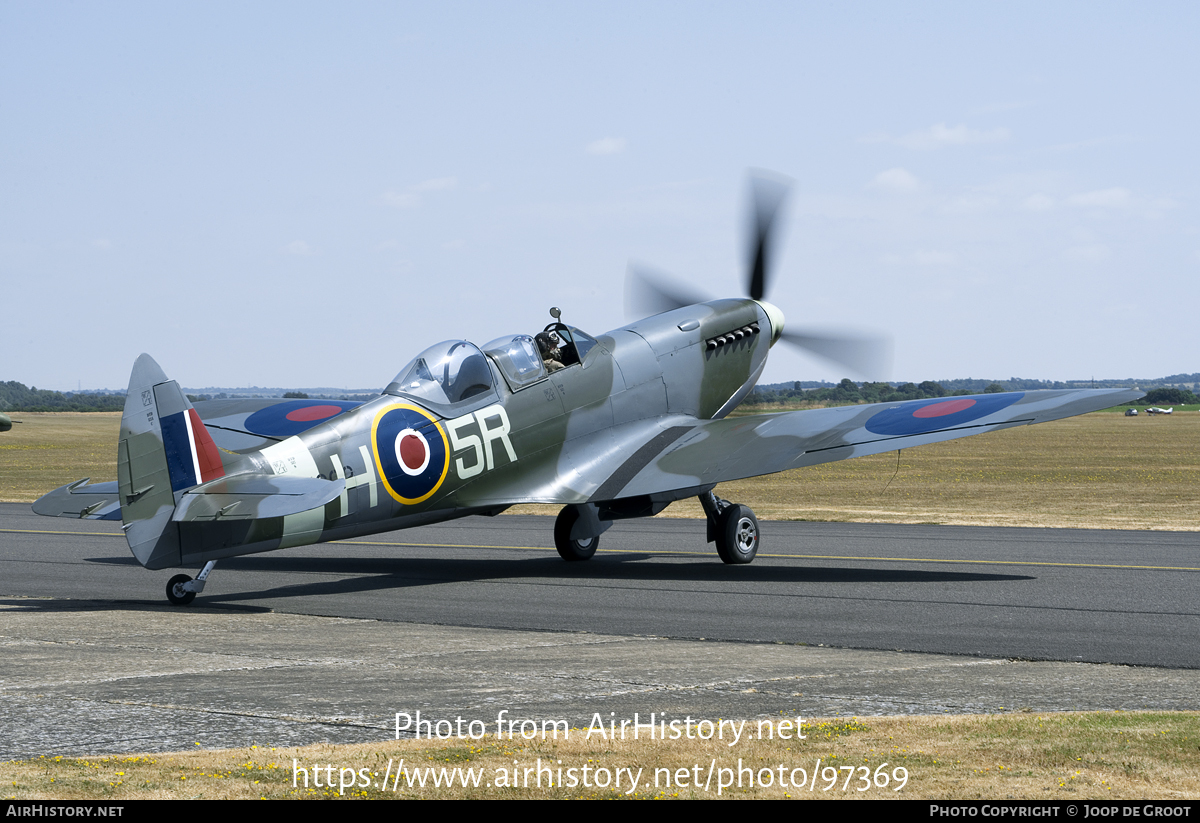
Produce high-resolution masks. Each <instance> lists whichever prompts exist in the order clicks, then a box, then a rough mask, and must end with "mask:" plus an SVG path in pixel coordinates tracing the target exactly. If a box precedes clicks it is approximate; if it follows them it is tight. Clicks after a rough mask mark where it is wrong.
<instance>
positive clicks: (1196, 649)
mask: <svg viewBox="0 0 1200 823" xmlns="http://www.w3.org/2000/svg"><path fill="white" fill-rule="evenodd" d="M552 524H553V521H552V519H551V518H542V517H532V516H500V517H496V518H470V519H466V520H461V521H457V522H453V523H449V524H444V525H441V526H428V527H424V528H421V529H416V530H411V531H406V532H395V533H391V534H385V535H379V536H376V537H375V538H370V539H364V540H358V541H351V542H345V543H337V544H325V545H320V546H310V547H303V548H296V549H288V550H285V551H282V552H274V553H268V554H264V555H258V556H252V557H244V558H236V559H233V560H229V561H223V562H221V563H218V564H217V567H216V570H215V571H214V573H213V574H212V576H211V577H210V578H209V581H208V588H207V589H206V591H205V592H204V593H203V594H201V595H199V596H198V597H197V599H196V601H195V602H194V603H193V604H192V605H191V606H188V607H184V608H178V607H171V606H168V605H166V600H165V597H164V594H163V591H164V587H165V584H166V580H167V579H168V578H169V577H170V576H171V575H172V574H174V573H176V572H174V571H163V572H149V571H146V570H144V569H142V568H140V567H139V566H138V565H137V564H136V562H135V561H134V560H133V558H132V557H131V556H130V554H129V551H128V549H127V547H126V545H125V541H124V539H123V537H122V535H121V533H120V528H119V524H115V523H102V522H99V521H75V520H68V519H61V518H59V519H50V518H41V517H37V516H35V515H33V514H32V513H31V512H30V510H29V508H28V506H26V505H20V504H0V545H2V546H3V551H2V552H0V642H3V644H4V647H5V648H4V651H3V662H0V723H2V724H3V727H4V728H5V730H6V735H5V742H4V744H3V745H0V758H4V757H18V756H28V755H33V754H48V753H100V752H117V751H134V750H169V749H176V748H183V747H187V746H193V745H195V744H196V743H201V744H202V745H205V746H231V745H242V744H244V743H246V742H247V741H250V740H257V741H258V742H260V743H263V742H267V741H272V744H273V745H274V744H281V745H282V744H299V743H305V742H317V741H319V740H331V741H351V740H370V739H379V738H380V737H386V736H390V734H391V733H392V731H393V728H392V727H393V725H394V721H393V716H394V713H395V712H406V711H412V710H417V709H419V710H422V711H423V712H425V715H424V716H426V717H431V716H434V717H451V718H452V717H454V716H455V715H456V714H457V715H459V716H462V717H464V718H465V719H470V718H479V719H487V718H491V717H493V716H494V715H495V714H496V712H498V711H499V710H500V709H502V708H503V709H507V710H509V711H510V712H512V713H516V714H510V716H517V714H519V713H521V712H525V713H526V714H527V715H528V716H534V717H554V718H564V719H570V720H571V721H572V722H582V723H584V724H586V723H587V722H588V719H589V718H590V717H591V715H592V713H593V712H594V711H603V712H604V713H605V714H606V715H607V713H608V712H609V711H612V712H617V713H625V714H627V715H628V716H630V717H631V716H632V712H634V711H640V712H642V713H643V714H645V713H649V712H650V711H658V712H660V713H661V712H668V713H671V714H673V716H674V715H675V713H678V715H677V716H682V715H683V713H687V712H691V713H692V714H693V715H695V716H709V715H711V716H714V717H715V716H718V715H719V716H724V717H730V716H738V715H741V716H757V715H763V714H778V713H780V712H783V713H786V714H801V715H805V716H813V715H819V716H829V715H835V714H858V715H867V714H903V713H918V714H928V713H941V712H953V713H967V712H992V711H1009V710H1034V711H1050V710H1070V709H1117V708H1120V709H1141V708H1156V709H1200V644H1198V643H1197V640H1196V639H1197V636H1198V629H1200V604H1198V602H1197V596H1196V594H1195V591H1196V584H1197V582H1200V534H1195V533H1178V532H1115V531H1078V530H1058V529H998V528H967V527H949V526H895V525H870V524H836V523H784V522H769V523H764V524H762V532H763V546H762V549H761V551H760V554H759V557H758V559H757V560H756V561H755V562H754V563H753V564H752V565H750V566H742V567H730V566H725V565H724V564H722V563H720V561H719V560H718V559H717V557H716V554H715V551H713V550H712V548H711V546H709V545H707V544H706V543H705V542H704V524H703V522H699V521H688V520H668V519H652V520H638V521H627V522H622V523H618V524H617V525H616V526H614V527H613V529H611V530H610V531H609V532H607V533H606V534H605V535H604V536H603V538H602V539H601V550H600V552H599V553H598V554H597V555H596V557H595V558H593V560H591V561H589V562H587V563H572V564H568V563H564V562H562V561H561V560H560V559H559V558H558V556H557V554H556V553H555V552H554V550H553V548H552V537H551V529H552ZM1084 664H1090V665H1084ZM1112 664H1117V665H1112Z"/></svg>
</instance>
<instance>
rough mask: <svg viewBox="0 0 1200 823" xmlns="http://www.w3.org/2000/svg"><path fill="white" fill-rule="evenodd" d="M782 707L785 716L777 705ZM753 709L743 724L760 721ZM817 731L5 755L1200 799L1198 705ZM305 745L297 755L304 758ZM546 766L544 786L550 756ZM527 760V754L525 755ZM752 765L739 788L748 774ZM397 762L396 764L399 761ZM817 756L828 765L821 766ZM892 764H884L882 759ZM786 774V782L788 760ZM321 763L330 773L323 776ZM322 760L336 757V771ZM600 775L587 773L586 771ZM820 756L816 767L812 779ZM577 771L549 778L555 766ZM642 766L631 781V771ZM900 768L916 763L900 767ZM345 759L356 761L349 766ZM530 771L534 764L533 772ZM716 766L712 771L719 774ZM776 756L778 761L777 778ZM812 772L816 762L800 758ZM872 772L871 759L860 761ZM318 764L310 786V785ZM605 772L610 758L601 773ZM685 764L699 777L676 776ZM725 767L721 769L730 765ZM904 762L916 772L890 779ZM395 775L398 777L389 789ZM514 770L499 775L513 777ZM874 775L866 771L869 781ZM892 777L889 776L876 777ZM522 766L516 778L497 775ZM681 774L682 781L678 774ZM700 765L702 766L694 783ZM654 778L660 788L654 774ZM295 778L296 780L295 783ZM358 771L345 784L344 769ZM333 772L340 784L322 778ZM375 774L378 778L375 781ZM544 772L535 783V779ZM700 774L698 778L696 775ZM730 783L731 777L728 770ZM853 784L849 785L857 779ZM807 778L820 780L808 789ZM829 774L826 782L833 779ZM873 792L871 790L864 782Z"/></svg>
mask: <svg viewBox="0 0 1200 823" xmlns="http://www.w3.org/2000/svg"><path fill="white" fill-rule="evenodd" d="M778 719H782V718H777V720H778ZM756 722H757V721H749V722H748V723H747V726H746V729H747V730H748V731H747V734H749V730H753V729H754V728H755V724H756ZM803 731H804V733H805V734H806V736H807V739H806V740H801V741H796V740H787V741H784V740H778V739H776V740H773V741H758V740H754V741H747V740H746V739H745V737H743V739H742V740H741V741H740V742H738V743H737V744H735V745H732V746H730V745H729V739H728V736H727V737H726V739H725V740H716V739H713V740H709V741H701V740H677V741H661V740H658V741H647V740H640V741H633V740H626V741H620V740H616V741H612V740H603V739H601V738H600V737H599V736H598V735H595V734H593V736H592V737H591V738H590V739H588V738H586V737H585V736H584V734H583V732H581V731H578V730H576V731H574V732H572V734H571V737H570V739H569V740H561V739H560V740H558V741H555V740H553V739H547V740H542V739H535V740H531V741H526V740H520V739H516V740H512V741H509V740H497V739H496V738H495V737H494V736H492V735H490V734H489V735H488V736H487V737H486V738H484V739H481V740H474V741H473V740H470V739H466V740H449V741H439V740H433V741H412V740H405V741H388V742H383V743H367V744H359V745H354V746H329V745H317V746H307V747H304V748H295V749H286V748H279V749H275V748H270V747H259V746H255V747H251V748H249V749H237V750H227V751H215V752H201V751H196V752H184V753H180V754H161V755H157V754H156V755H149V756H146V755H133V756H128V757H105V758H61V757H43V758H37V759H33V760H28V761H20V762H10V763H5V764H0V779H2V780H3V783H2V785H4V786H5V788H6V791H5V792H4V794H5V795H6V796H8V797H12V798H16V799H60V800H67V799H79V798H87V799H98V800H106V799H112V800H119V799H138V798H154V799H165V798H178V799H182V798H212V799H216V798H235V799H247V798H259V797H262V798H279V799H282V798H309V797H333V798H337V797H342V798H351V797H357V798H414V797H420V798H460V797H472V798H475V797H478V798H578V797H583V798H606V797H612V798H616V797H638V798H676V797H678V798H692V797H701V798H717V797H718V796H719V797H724V798H780V797H792V798H797V799H799V798H821V799H828V798H838V799H842V798H845V799H857V798H888V797H901V798H905V799H955V800H964V799H972V798H988V799H1003V798H1017V799H1021V798H1024V799H1034V800H1085V799H1104V800H1120V799H1148V798H1153V799H1170V800H1176V799H1195V798H1198V797H1200V747H1198V746H1197V742H1198V741H1200V715H1197V714H1195V713H1162V714H1159V713H1124V712H1111V713H1087V714H1046V715H1037V714H1031V713H1015V714H1004V715H984V716H966V717H933V718H929V717H925V718H869V719H866V720H848V719H844V718H843V719H835V720H825V721H815V720H811V719H810V720H808V721H807V722H805V724H804V727H803ZM293 758H294V759H295V761H296V765H295V766H293ZM539 758H540V760H541V764H542V765H543V766H549V767H551V768H552V769H553V770H554V772H553V773H552V774H547V773H546V772H543V773H542V775H543V780H542V785H541V787H540V788H539V787H538V786H537V784H536V774H537V771H536V770H537V767H538V765H539V764H538V760H539ZM401 759H403V761H404V768H405V774H406V775H408V774H413V772H412V771H411V770H413V769H422V770H425V769H429V768H432V769H435V770H441V769H445V770H447V772H448V773H449V774H451V775H453V774H454V770H455V769H459V770H460V771H459V772H458V774H459V775H462V774H463V771H462V770H465V769H468V768H469V769H475V770H476V772H477V773H478V774H480V775H481V779H480V785H479V787H478V788H475V787H470V788H463V787H462V786H461V785H458V786H455V787H454V788H446V787H445V786H444V785H443V786H441V787H434V786H433V785H432V782H433V781H432V777H428V778H427V785H426V786H425V787H424V788H422V787H420V786H419V785H414V786H412V787H410V786H409V785H408V780H407V778H406V777H401V778H400V779H399V787H398V788H395V789H394V788H393V781H394V780H395V775H396V772H397V770H398V764H399V762H400V760H401ZM514 761H515V763H514ZM739 761H740V766H741V768H743V769H750V770H751V771H752V772H753V775H754V777H753V781H754V783H753V785H750V777H749V774H750V773H749V772H745V771H743V772H741V774H742V785H741V786H740V787H739V786H737V785H736V782H737V775H738V773H739ZM389 764H390V765H389ZM818 764H819V767H818ZM885 764H886V765H885ZM781 765H782V766H783V767H784V775H785V779H786V780H787V782H788V783H789V784H790V783H792V782H793V781H794V782H796V783H801V782H803V783H804V787H803V788H798V787H796V786H793V785H787V786H785V787H782V788H781V787H780V786H779V775H780V766H781ZM314 766H317V767H319V770H320V774H319V781H320V783H321V784H322V785H321V786H315V785H313V767H314ZM326 766H329V767H330V769H329V770H328V771H326V768H325V767H326ZM514 766H515V775H514ZM585 766H587V767H588V772H587V774H588V775H589V782H590V783H591V784H592V785H587V786H585V785H583V775H584V772H583V768H584V767H585ZM814 767H818V771H817V777H816V782H815V784H814V783H813V782H812V780H813V770H814ZM559 768H561V769H563V772H562V779H563V781H564V782H567V779H568V777H569V775H570V772H568V771H567V770H569V769H575V770H576V771H575V773H574V774H575V780H576V781H577V783H578V785H576V786H574V787H571V786H569V785H566V786H561V787H560V786H558V785H555V786H553V787H551V786H548V785H547V783H548V782H549V779H550V778H551V777H553V779H554V782H555V783H556V784H557V783H558V780H559V777H558V773H557V770H558V769H559ZM639 768H640V769H641V770H642V771H641V776H640V779H639V783H638V787H637V789H636V790H635V791H634V792H633V793H631V794H628V795H627V794H626V792H627V791H628V790H629V789H630V788H631V784H630V781H629V777H628V773H627V772H626V773H624V774H623V775H622V782H621V785H620V786H619V787H616V786H614V785H610V786H608V787H600V786H597V785H595V778H597V777H599V779H600V781H601V782H604V780H605V779H606V775H607V778H608V779H612V780H614V782H615V777H614V775H615V772H616V770H617V769H632V770H633V772H634V773H635V774H636V773H637V771H638V769H639ZM901 768H902V769H903V770H904V772H900V771H897V769H901ZM342 769H346V770H347V771H346V772H343V771H342ZM526 769H528V770H529V771H528V772H526V771H525V770H526ZM710 769H711V771H712V777H711V781H710V782H708V783H707V787H706V785H705V784H706V781H709V772H710ZM764 769H769V770H771V783H772V784H773V785H769V786H765V787H764V786H760V785H758V784H759V781H760V780H761V781H763V782H766V773H765V772H763V771H761V770H764ZM798 769H803V770H804V773H803V774H801V773H800V772H799V771H793V770H798ZM864 769H865V771H864ZM298 770H306V771H307V776H308V780H309V785H308V786H307V787H306V786H305V784H304V775H303V774H302V773H301V772H300V771H298ZM597 770H607V772H605V771H600V772H597ZM680 770H687V777H686V782H687V784H688V785H686V786H679V785H677V781H678V780H679V778H681V777H683V774H682V772H681V771H680ZM721 770H725V771H721ZM904 773H907V782H906V784H905V785H904V787H903V788H902V789H901V790H900V791H898V792H897V791H894V788H895V786H896V785H897V783H898V781H900V780H901V779H902V778H903V777H904ZM385 775H390V777H389V778H388V783H387V788H386V789H384V788H382V783H383V781H384V779H385ZM502 775H503V777H502ZM864 775H870V779H871V785H870V788H866V783H865V782H864V780H863V776H864ZM884 775H886V776H887V783H888V785H887V786H879V785H877V784H876V783H875V781H876V780H878V782H880V783H882V782H884ZM514 776H515V777H516V779H517V781H518V783H519V785H518V786H517V787H497V786H495V785H488V784H491V783H496V782H499V780H501V779H504V780H506V781H511V779H512V777H514ZM668 776H669V777H670V785H667V783H668V779H667V778H668ZM697 777H698V778H699V779H698V781H697ZM656 778H657V781H658V785H657V786H656V785H655V780H656ZM293 781H294V783H293ZM343 781H344V782H345V783H348V784H352V785H347V786H346V787H345V788H344V789H342V788H341V783H342V782H343ZM329 782H332V783H333V787H332V788H329V787H328V786H327V785H326V784H327V783H329ZM364 782H369V783H370V785H368V786H365V787H364V786H363V785H362V784H363V783H364ZM527 782H528V784H532V785H527ZM697 782H699V784H700V785H699V786H696V785H694V784H695V783H697ZM719 782H724V783H726V784H729V783H732V784H733V785H729V786H724V787H721V788H720V791H719V793H718V783H719ZM847 782H848V783H849V785H848V786H847V785H846V784H847ZM810 787H811V788H810ZM826 787H829V788H826ZM860 789H862V791H860Z"/></svg>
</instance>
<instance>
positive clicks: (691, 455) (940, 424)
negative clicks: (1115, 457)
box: [592, 389, 1142, 502]
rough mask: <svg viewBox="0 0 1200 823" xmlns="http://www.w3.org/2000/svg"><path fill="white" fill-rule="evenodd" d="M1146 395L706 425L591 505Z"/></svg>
mask: <svg viewBox="0 0 1200 823" xmlns="http://www.w3.org/2000/svg"><path fill="white" fill-rule="evenodd" d="M1141 396H1142V392H1139V391H1136V390H1132V389H1087V390H1069V391H1031V392H1004V393H998V394H979V395H969V396H965V397H943V398H937V399H933V400H910V401H907V402H903V403H874V404H870V405H865V406H840V407H836V408H829V409H812V410H808V411H795V412H783V413H778V414H758V415H752V416H748V417H735V418H725V419H722V420H705V421H701V422H699V423H697V424H696V425H694V426H690V427H677V428H674V429H671V430H669V431H672V432H673V433H674V434H675V436H674V437H671V438H670V441H669V442H667V443H665V444H663V443H662V442H661V439H660V440H659V442H658V443H657V444H654V447H653V448H651V446H652V444H651V442H647V443H646V445H645V447H643V448H640V449H637V450H636V451H633V452H632V454H631V456H630V457H629V458H628V459H627V460H626V461H625V463H624V464H623V465H622V466H621V467H620V468H618V469H617V471H616V472H614V473H613V475H612V477H610V481H609V482H606V483H604V484H603V485H602V486H601V488H600V489H599V490H598V491H601V492H603V493H602V494H595V495H593V496H592V500H593V501H594V502H601V501H602V500H612V499H618V498H627V497H638V496H650V497H657V496H662V495H666V494H668V493H669V492H672V491H674V490H684V489H695V488H703V487H710V488H711V487H712V486H713V485H715V484H717V483H724V482H728V481H730V480H741V479H743V478H746V477H757V476H759V475H764V474H772V473H774V472H781V471H786V470H788V469H795V468H800V467H803V466H815V465H818V464H820V463H832V462H835V461H838V460H845V459H847V458H851V457H863V456H865V455H870V454H879V453H880V452H886V451H892V450H893V449H904V448H909V447H911V446H921V445H924V444H927V443H937V442H941V441H943V440H954V439H957V438H960V437H968V436H970V435H973V434H982V433H983V432H988V431H996V430H998V429H1005V428H1011V427H1013V426H1023V425H1029V424H1032V423H1044V422H1047V421H1050V420H1058V419H1061V418H1064V417H1072V416H1074V415H1078V414H1086V413H1087V412H1092V411H1099V410H1101V409H1106V408H1109V407H1111V406H1116V405H1119V404H1121V403H1125V402H1128V401H1130V400H1135V399H1137V398H1138V397H1141ZM648 450H649V451H652V452H653V453H647V451H648ZM613 479H617V483H619V485H617V484H616V483H613V482H612V480H613ZM670 496H674V495H670Z"/></svg>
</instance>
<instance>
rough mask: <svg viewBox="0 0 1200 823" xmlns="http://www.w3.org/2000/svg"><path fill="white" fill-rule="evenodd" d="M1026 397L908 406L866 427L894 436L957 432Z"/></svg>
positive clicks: (876, 418) (991, 396)
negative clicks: (944, 431)
mask: <svg viewBox="0 0 1200 823" xmlns="http://www.w3.org/2000/svg"><path fill="white" fill-rule="evenodd" d="M1024 396H1025V393H1024V392H1007V393H1004V394H977V395H974V396H972V397H948V398H939V399H937V400H928V401H925V402H923V403H906V404H905V405H903V406H895V407H893V408H890V409H884V410H883V411H881V412H879V413H878V414H876V415H874V416H873V417H872V418H871V419H870V420H868V421H867V427H866V428H867V431H869V432H871V433H872V434H882V435H888V436H891V437H897V436H901V437H902V436H904V435H906V434H926V433H928V432H932V431H938V430H939V429H953V428H957V427H959V426H963V425H966V424H967V423H970V422H972V421H975V420H979V419H980V418H982V417H987V416H988V415H989V414H994V413H995V412H998V411H1000V410H1001V409H1006V408H1008V407H1009V406H1011V405H1012V404H1013V403H1016V402H1017V401H1018V400H1020V399H1021V398H1022V397H1024Z"/></svg>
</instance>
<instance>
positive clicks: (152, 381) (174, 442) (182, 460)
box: [117, 354, 225, 569]
mask: <svg viewBox="0 0 1200 823" xmlns="http://www.w3.org/2000/svg"><path fill="white" fill-rule="evenodd" d="M224 475H225V469H224V466H223V465H222V462H221V453H220V451H218V449H217V447H216V444H215V443H213V440H212V437H211V436H210V435H209V434H208V431H207V430H206V429H205V428H204V424H203V423H202V422H201V421H200V417H199V416H198V415H197V414H196V410H195V409H193V408H192V404H191V402H190V401H188V399H187V396H186V395H184V393H183V392H182V390H180V388H179V384H178V383H176V382H175V381H174V380H169V379H167V376H166V374H165V373H164V372H163V370H162V369H161V368H160V367H159V365H158V363H156V362H154V358H152V357H151V356H150V355H148V354H143V355H141V356H140V357H138V359H137V361H136V362H135V363H134V364H133V372H132V373H131V374H130V376H129V393H128V394H127V395H126V397H125V411H124V413H123V414H122V416H121V438H120V441H119V442H118V445H117V486H118V490H119V492H120V499H121V519H122V521H123V522H124V526H123V528H124V531H125V538H126V539H127V540H128V541H129V549H130V551H132V552H133V556H134V557H135V558H137V561H138V562H139V563H141V564H142V565H143V566H145V567H146V568H148V569H165V568H169V567H171V566H178V565H179V564H180V544H179V528H178V526H177V525H176V524H175V523H173V522H172V521H171V517H172V515H173V513H174V511H175V506H176V504H177V503H178V502H179V500H180V498H181V497H182V496H183V494H184V493H185V492H186V491H187V490H188V489H190V488H193V487H195V486H197V485H199V484H201V483H204V482H207V481H209V480H214V479H216V478H218V477H223V476H224Z"/></svg>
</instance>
